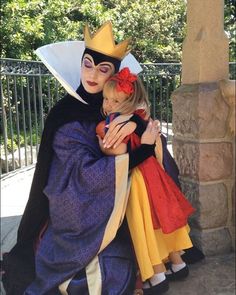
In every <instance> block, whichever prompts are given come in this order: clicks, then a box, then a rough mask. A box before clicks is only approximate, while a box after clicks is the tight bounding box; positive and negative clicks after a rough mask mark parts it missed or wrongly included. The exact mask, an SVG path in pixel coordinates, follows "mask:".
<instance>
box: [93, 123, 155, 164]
mask: <svg viewBox="0 0 236 295" xmlns="http://www.w3.org/2000/svg"><path fill="white" fill-rule="evenodd" d="M158 124H159V122H158V121H150V122H149V123H148V126H147V128H146V130H145V132H144V133H143V135H142V137H141V145H140V146H139V147H138V148H137V149H135V150H133V151H131V152H129V169H132V168H134V167H136V166H137V165H139V164H140V163H142V162H143V161H144V160H146V159H147V158H149V157H150V156H153V155H154V154H155V140H156V138H157V135H158V133H159V126H158ZM98 139H99V145H100V148H101V150H102V152H103V153H104V154H106V155H108V156H111V155H120V154H123V153H125V152H126V151H127V145H126V144H125V143H121V144H120V145H119V146H118V147H117V148H105V147H104V144H103V142H102V140H101V138H100V137H99V136H98ZM120 146H121V147H120ZM118 152H120V153H118Z"/></svg>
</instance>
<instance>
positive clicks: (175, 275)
mask: <svg viewBox="0 0 236 295" xmlns="http://www.w3.org/2000/svg"><path fill="white" fill-rule="evenodd" d="M169 270H170V271H171V274H167V273H166V274H165V275H166V278H167V279H168V280H169V281H179V280H184V279H185V278H187V276H188V275H189V269H188V266H187V265H186V266H185V267H184V268H182V269H180V270H179V271H176V272H174V271H173V269H172V268H171V266H170V267H169Z"/></svg>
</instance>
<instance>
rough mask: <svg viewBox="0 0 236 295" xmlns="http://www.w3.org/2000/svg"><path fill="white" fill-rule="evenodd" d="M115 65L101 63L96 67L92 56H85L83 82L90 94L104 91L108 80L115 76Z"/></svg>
mask: <svg viewBox="0 0 236 295" xmlns="http://www.w3.org/2000/svg"><path fill="white" fill-rule="evenodd" d="M114 71H115V68H114V65H113V64H112V63H110V62H106V61H104V62H101V63H99V64H97V65H95V63H94V60H93V58H92V56H91V55H89V54H87V53H86V54H85V55H84V57H83V61H82V68H81V82H82V84H83V86H84V89H85V90H86V91H87V92H88V93H98V92H100V91H102V90H103V86H104V84H105V82H106V81H107V79H108V78H109V77H110V76H111V75H112V74H114Z"/></svg>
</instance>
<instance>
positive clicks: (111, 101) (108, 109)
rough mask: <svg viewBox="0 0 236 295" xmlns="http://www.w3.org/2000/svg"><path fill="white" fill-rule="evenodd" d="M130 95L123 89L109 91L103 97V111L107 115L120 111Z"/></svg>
mask: <svg viewBox="0 0 236 295" xmlns="http://www.w3.org/2000/svg"><path fill="white" fill-rule="evenodd" d="M127 98H128V95H127V94H126V93H124V92H123V91H115V90H113V91H109V92H108V93H107V95H105V96H104V98H103V104H102V107H103V112H104V113H105V114H106V115H109V114H111V113H115V112H118V111H119V110H120V108H121V106H122V105H123V103H124V101H125V100H126V99H127Z"/></svg>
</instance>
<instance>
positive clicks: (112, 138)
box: [103, 115, 137, 148]
mask: <svg viewBox="0 0 236 295" xmlns="http://www.w3.org/2000/svg"><path fill="white" fill-rule="evenodd" d="M131 117H132V115H120V116H118V117H116V118H115V119H114V120H113V121H112V122H111V123H110V124H109V129H108V131H107V133H106V135H105V137H104V139H103V144H104V147H105V148H110V147H112V146H113V148H116V147H118V146H119V145H120V143H121V142H122V140H123V139H124V138H125V137H126V136H127V135H130V134H131V133H133V132H134V130H135V129H136V127H137V125H136V123H134V122H129V119H130V118H131Z"/></svg>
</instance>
